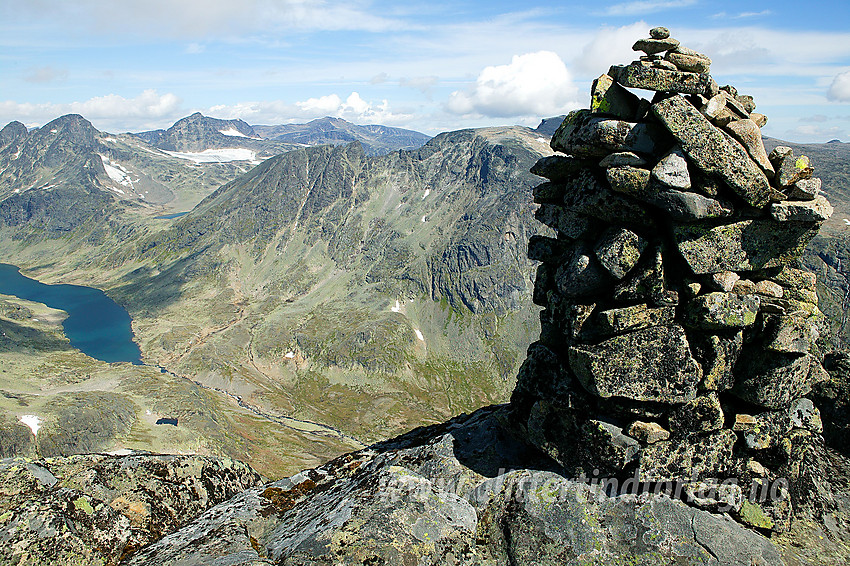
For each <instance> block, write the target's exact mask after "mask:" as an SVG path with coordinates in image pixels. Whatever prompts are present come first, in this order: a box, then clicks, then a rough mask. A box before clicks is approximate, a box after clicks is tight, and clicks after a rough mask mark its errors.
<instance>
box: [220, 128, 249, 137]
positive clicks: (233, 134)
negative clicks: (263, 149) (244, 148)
mask: <svg viewBox="0 0 850 566" xmlns="http://www.w3.org/2000/svg"><path fill="white" fill-rule="evenodd" d="M218 133H220V134H223V135H225V136H230V137H234V138H247V137H248V136H246V135H245V134H243V133H242V132H240V131H239V130H237V129H236V128H233V127H231V128H227V129H226V130H219V131H218Z"/></svg>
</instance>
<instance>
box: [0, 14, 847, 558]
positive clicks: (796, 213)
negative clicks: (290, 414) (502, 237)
mask: <svg viewBox="0 0 850 566" xmlns="http://www.w3.org/2000/svg"><path fill="white" fill-rule="evenodd" d="M650 35H651V38H649V39H646V40H641V41H639V42H638V43H637V44H635V50H637V51H642V52H643V53H645V55H644V56H643V57H641V58H640V60H639V61H636V62H634V63H632V64H630V65H628V66H624V67H619V66H615V67H612V68H611V70H610V71H609V72H608V73H607V74H605V75H603V76H601V77H599V79H597V80H596V81H595V82H594V85H593V88H592V98H591V107H590V109H588V110H581V111H578V112H574V113H572V114H570V115H569V116H568V117H567V118H566V120H564V123H563V124H562V125H561V127H560V128H559V129H558V131H557V132H556V133H555V135H554V136H553V139H552V147H553V148H554V149H555V150H556V151H560V152H562V153H564V154H565V155H560V156H553V157H548V158H544V159H542V160H541V161H540V162H538V164H537V165H536V166H535V168H534V171H535V172H536V173H538V174H539V175H541V176H543V177H545V178H547V179H548V180H549V181H548V182H546V183H543V184H542V185H540V186H539V187H537V189H535V198H536V200H537V202H538V203H539V204H540V208H539V209H538V211H537V217H538V219H539V220H541V221H542V222H543V223H544V224H546V225H548V226H549V227H551V228H552V229H553V232H552V234H551V237H534V238H532V240H531V242H530V244H529V254H530V255H531V257H533V258H535V259H538V260H540V261H541V262H542V264H541V266H540V269H539V271H538V276H537V284H536V287H535V302H537V303H538V304H540V305H541V306H544V307H545V310H544V311H543V312H542V314H541V320H542V331H541V337H540V340H539V341H538V342H536V343H535V344H533V345H532V346H531V347H530V349H529V354H528V358H527V360H526V362H525V364H524V365H523V368H522V369H521V371H520V375H519V379H518V385H517V389H516V391H515V392H514V395H513V398H512V401H511V404H510V405H503V406H493V407H487V408H484V409H480V410H479V411H477V412H475V413H473V414H472V415H462V416H460V417H457V418H455V419H453V420H451V421H449V422H446V423H443V424H439V425H434V426H431V427H426V428H422V429H417V430H415V431H413V432H410V433H408V434H406V435H404V436H401V437H399V438H396V439H394V440H391V441H387V442H383V443H379V444H376V445H374V446H371V447H369V448H366V449H363V450H360V451H358V452H353V453H350V454H347V455H345V456H342V457H340V458H337V459H335V460H333V461H331V462H328V463H327V464H325V465H323V466H320V467H318V468H315V469H312V470H308V471H304V472H302V473H299V474H297V475H295V476H293V477H290V478H288V479H284V480H280V481H277V482H272V483H263V482H264V480H263V479H262V478H260V477H259V476H258V475H256V474H254V473H253V472H251V471H250V469H248V468H247V467H245V466H243V465H240V464H238V463H234V462H230V461H219V460H215V459H209V458H203V457H198V456H186V457H183V456H181V457H177V456H156V455H147V454H131V455H125V456H105V455H97V456H75V457H71V458H58V459H42V460H38V461H25V460H22V459H18V460H7V461H4V462H2V463H0V477H2V482H0V557H2V560H3V561H5V562H8V563H13V564H65V563H69V564H71V563H78V564H104V563H105V564H134V565H146V566H147V565H172V564H180V565H185V566H189V565H208V564H214V565H217V566H235V565H244V566H248V565H251V566H258V565H261V564H262V565H270V564H285V565H305V566H306V565H320V564H321V565H331V564H362V565H379V564H380V565H396V564H399V565H425V564H430V565H443V564H449V565H455V564H458V565H460V564H468V565H493V566H496V565H549V564H552V565H555V564H598V565H608V564H641V565H649V564H657V565H667V564H715V565H730V566H731V565H749V566H752V565H774V564H776V565H779V564H783V563H786V564H841V563H843V562H845V561H846V560H847V557H848V556H850V547H848V545H847V541H848V540H850V537H848V534H850V530H848V526H847V517H848V514H850V460H848V458H847V454H846V452H847V449H846V438H845V437H846V435H843V434H842V433H841V431H842V430H846V423H847V418H846V417H847V414H846V413H847V404H846V401H845V400H846V398H847V396H848V394H850V376H849V375H848V374H850V370H849V369H848V368H850V363H848V360H847V357H846V356H843V355H841V354H836V353H828V354H827V353H826V352H824V351H823V350H824V349H825V344H826V343H825V342H824V341H823V340H820V339H819V338H820V336H819V335H820V334H821V333H822V332H824V329H825V328H827V325H825V324H824V321H823V315H822V314H821V313H820V311H819V310H818V308H817V296H816V294H815V292H814V283H815V281H814V278H813V276H812V275H810V274H809V273H807V272H805V271H802V270H801V269H799V268H798V266H797V259H798V258H799V255H800V253H801V252H802V250H803V248H804V247H805V245H806V243H807V242H808V241H809V239H810V238H812V237H813V236H814V234H815V233H816V232H817V230H818V227H819V225H820V223H821V222H823V221H824V220H825V219H826V218H827V217H828V215H829V214H830V212H831V209H830V206H829V203H828V202H827V201H826V199H825V198H824V197H823V196H821V195H820V194H819V189H820V187H819V182H818V181H817V180H816V179H814V178H813V177H812V173H813V170H812V167H811V165H810V164H809V162H808V160H807V159H806V158H805V157H802V156H797V157H795V156H793V155H792V153H791V152H790V151H789V150H787V149H783V148H777V149H776V150H775V151H773V152H772V153H771V154H770V155H768V154H766V152H765V151H764V147H763V144H762V142H761V138H760V133H759V127H760V126H761V125H763V124H764V122H765V120H766V118H765V117H764V116H761V115H759V114H757V113H755V112H754V110H755V105H754V102H753V100H752V99H751V98H749V97H747V96H742V95H739V94H737V92H736V91H735V89H734V88H732V87H722V88H720V87H718V85H717V83H716V82H715V81H714V80H713V79H712V78H711V76H710V75H709V74H708V70H709V65H710V61H709V59H708V58H707V57H705V56H704V55H701V54H699V53H695V52H693V51H690V50H688V49H685V48H684V47H682V46H680V45H679V44H678V42H677V41H676V40H675V39H672V38H670V37H669V33H668V32H667V30H665V29H664V28H655V29H653V30H652V31H651V32H650ZM629 88H639V89H646V90H651V91H655V92H656V95H655V96H654V98H653V100H651V101H647V100H642V99H640V98H638V97H637V96H636V95H634V94H633V93H632V92H631V91H629V90H628V89H629ZM824 368H826V369H824ZM827 369H828V370H829V371H830V372H832V373H833V375H832V376H831V375H830V374H829V373H828V372H827ZM823 384H826V386H824V385H823ZM813 400H814V401H817V402H822V403H824V406H825V407H826V410H825V415H828V416H829V417H830V419H833V420H834V421H835V422H836V423H839V424H840V427H844V428H840V427H839V428H836V427H834V426H833V423H832V422H828V423H824V422H822V421H821V416H820V413H819V411H818V409H817V407H816V406H815V403H814V402H813ZM825 424H826V425H829V427H827V428H828V429H829V431H831V432H830V437H829V438H832V436H835V439H834V441H833V445H834V446H839V445H841V448H840V449H841V450H843V451H844V454H843V455H842V453H840V452H835V451H833V450H832V449H831V448H830V447H828V446H826V445H825V443H824V439H823V437H822V436H821V431H822V429H823V427H824V425H825ZM783 537H784V538H783ZM775 542H780V543H781V545H777V544H775Z"/></svg>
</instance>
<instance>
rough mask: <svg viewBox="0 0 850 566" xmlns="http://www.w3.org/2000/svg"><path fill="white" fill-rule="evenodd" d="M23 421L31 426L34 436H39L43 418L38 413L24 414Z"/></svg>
mask: <svg viewBox="0 0 850 566" xmlns="http://www.w3.org/2000/svg"><path fill="white" fill-rule="evenodd" d="M21 422H22V423H24V424H25V425H27V426H28V427H30V430H31V431H32V435H33V436H38V429H40V428H41V418H39V417H38V416H36V415H23V416H21Z"/></svg>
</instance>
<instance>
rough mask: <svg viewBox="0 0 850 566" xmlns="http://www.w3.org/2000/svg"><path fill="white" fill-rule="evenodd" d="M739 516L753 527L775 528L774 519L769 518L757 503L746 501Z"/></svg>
mask: <svg viewBox="0 0 850 566" xmlns="http://www.w3.org/2000/svg"><path fill="white" fill-rule="evenodd" d="M739 516H740V518H741V521H742V522H744V523H746V524H748V525H751V526H753V527H756V528H760V529H771V528H773V519H771V518H770V517H768V516H767V514H765V512H764V510H763V509H762V508H761V507H760V506H759V505H756V504H755V503H750V502H749V501H746V500H745V501H744V504H743V505H742V506H741V510H740V511H739Z"/></svg>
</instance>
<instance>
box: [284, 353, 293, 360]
mask: <svg viewBox="0 0 850 566" xmlns="http://www.w3.org/2000/svg"><path fill="white" fill-rule="evenodd" d="M283 357H284V358H286V359H289V360H291V359H292V358H294V357H295V352H287V353H286V355H285V356H283Z"/></svg>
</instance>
